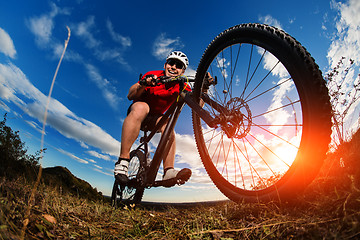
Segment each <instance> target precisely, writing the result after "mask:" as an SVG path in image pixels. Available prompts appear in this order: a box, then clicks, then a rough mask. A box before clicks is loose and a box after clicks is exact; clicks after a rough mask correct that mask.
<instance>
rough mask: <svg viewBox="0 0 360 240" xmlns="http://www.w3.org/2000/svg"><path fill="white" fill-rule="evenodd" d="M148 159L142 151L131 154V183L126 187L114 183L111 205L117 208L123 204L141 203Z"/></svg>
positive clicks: (129, 171) (134, 151) (129, 172)
mask: <svg viewBox="0 0 360 240" xmlns="http://www.w3.org/2000/svg"><path fill="white" fill-rule="evenodd" d="M145 167H146V159H145V154H144V152H143V151H141V150H133V151H131V152H130V163H129V167H128V174H129V182H128V183H127V184H126V185H121V184H118V183H117V181H115V182H114V186H113V190H112V194H111V203H112V206H114V207H117V206H118V205H119V204H120V203H121V204H126V205H128V204H134V203H139V202H141V199H142V197H143V194H144V189H145V187H144V184H143V182H144V176H145Z"/></svg>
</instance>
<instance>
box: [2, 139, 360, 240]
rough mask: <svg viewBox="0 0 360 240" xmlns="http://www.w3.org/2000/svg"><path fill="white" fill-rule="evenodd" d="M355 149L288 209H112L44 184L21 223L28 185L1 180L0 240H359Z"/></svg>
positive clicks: (344, 152)
mask: <svg viewBox="0 0 360 240" xmlns="http://www.w3.org/2000/svg"><path fill="white" fill-rule="evenodd" d="M359 149H360V132H357V133H356V134H355V135H354V136H353V138H352V140H351V141H350V142H347V143H344V144H342V145H341V146H340V147H339V148H338V150H337V151H336V152H335V153H332V154H329V155H328V157H327V159H326V161H325V164H324V166H323V168H322V170H321V172H320V173H319V176H318V177H317V179H315V181H314V182H313V183H312V184H311V185H310V186H309V187H308V188H307V189H306V191H305V192H304V193H301V194H299V195H298V196H294V199H295V200H296V201H294V202H293V203H291V204H290V203H280V204H279V203H271V202H270V203H252V204H249V203H240V204H235V203H233V202H230V201H225V202H219V203H211V204H187V205H171V204H167V205H159V204H157V205H154V204H153V205H152V204H142V205H141V204H140V205H137V206H135V207H122V208H117V209H114V208H112V207H111V206H110V203H109V202H108V201H107V200H106V199H102V198H100V200H96V199H99V198H92V200H90V199H89V198H88V197H86V196H85V195H84V196H80V194H81V191H78V190H77V191H71V188H68V189H66V188H65V187H62V186H59V185H48V184H46V185H45V182H46V181H43V183H42V184H40V186H39V187H38V188H37V189H36V193H35V199H34V202H33V204H32V207H31V211H30V215H29V218H28V221H26V220H25V219H26V212H27V209H29V203H28V202H29V197H30V193H31V191H32V190H33V185H34V184H33V181H29V180H26V179H25V178H24V177H20V178H17V179H15V180H14V179H12V180H8V179H7V178H5V177H1V178H0V239H19V238H22V237H23V238H24V239H359V238H360V166H359V165H360V163H359V159H360V151H359ZM62 170H64V169H62ZM66 172H67V171H66V169H65V171H62V173H66ZM52 175H54V174H52ZM66 179H69V177H66ZM55 182H57V181H55ZM74 182H80V183H81V181H80V180H79V179H73V182H71V183H68V185H73V183H74ZM81 186H86V184H84V183H81ZM94 194H95V195H97V194H98V193H97V192H96V191H95V193H94ZM101 199H102V200H101ZM24 221H26V223H28V225H27V227H26V229H25V228H23V226H24Z"/></svg>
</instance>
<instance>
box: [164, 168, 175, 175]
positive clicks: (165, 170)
mask: <svg viewBox="0 0 360 240" xmlns="http://www.w3.org/2000/svg"><path fill="white" fill-rule="evenodd" d="M170 169H174V168H173V167H168V168H165V169H164V176H165V174H166V172H167V170H170Z"/></svg>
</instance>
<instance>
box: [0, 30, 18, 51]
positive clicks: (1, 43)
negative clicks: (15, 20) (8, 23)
mask: <svg viewBox="0 0 360 240" xmlns="http://www.w3.org/2000/svg"><path fill="white" fill-rule="evenodd" d="M0 52H2V53H3V54H5V55H6V56H9V57H11V58H15V56H16V50H15V46H14V43H13V41H12V39H11V37H10V36H9V34H8V33H7V32H5V30H4V29H2V28H0Z"/></svg>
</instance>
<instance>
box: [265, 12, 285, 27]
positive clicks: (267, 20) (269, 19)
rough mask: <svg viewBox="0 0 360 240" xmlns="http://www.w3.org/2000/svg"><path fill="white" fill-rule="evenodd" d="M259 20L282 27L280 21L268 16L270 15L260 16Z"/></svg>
mask: <svg viewBox="0 0 360 240" xmlns="http://www.w3.org/2000/svg"><path fill="white" fill-rule="evenodd" d="M260 21H261V22H263V23H265V24H267V25H270V26H273V27H276V28H279V29H282V26H281V24H280V22H279V21H278V20H277V19H275V18H273V17H272V16H270V15H266V16H264V17H260Z"/></svg>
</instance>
